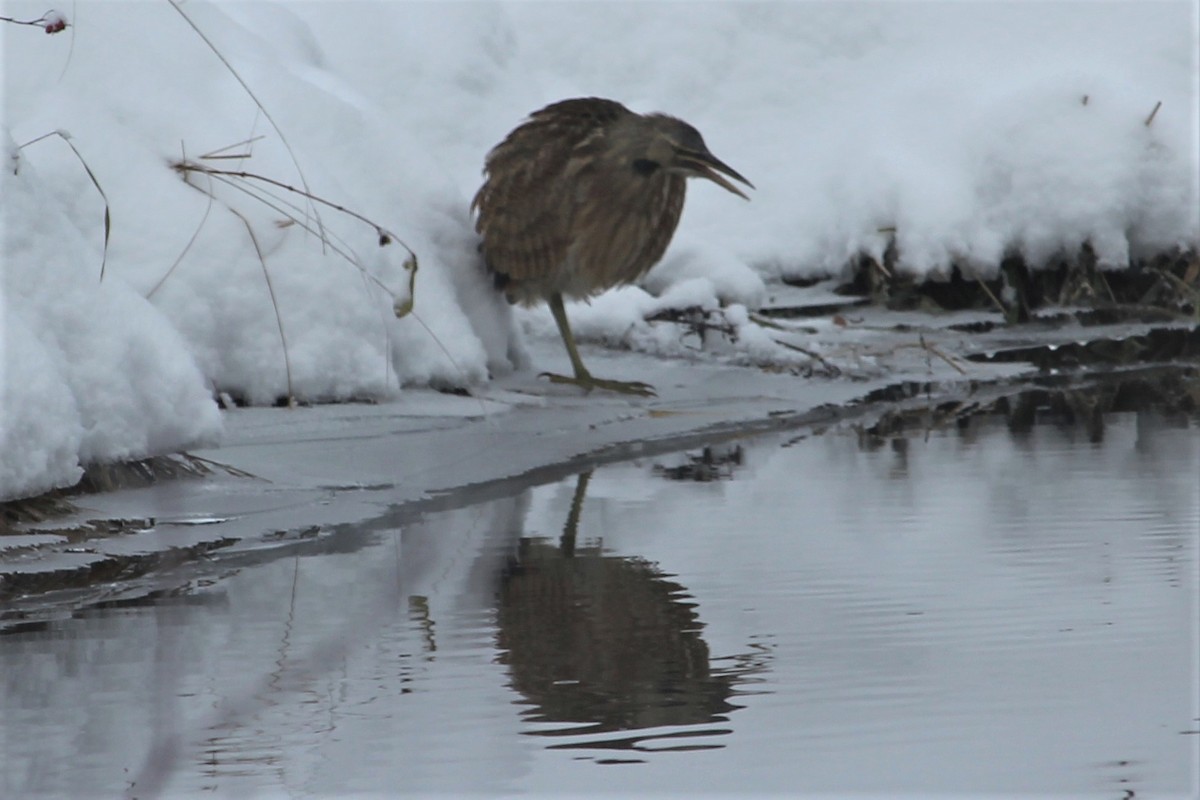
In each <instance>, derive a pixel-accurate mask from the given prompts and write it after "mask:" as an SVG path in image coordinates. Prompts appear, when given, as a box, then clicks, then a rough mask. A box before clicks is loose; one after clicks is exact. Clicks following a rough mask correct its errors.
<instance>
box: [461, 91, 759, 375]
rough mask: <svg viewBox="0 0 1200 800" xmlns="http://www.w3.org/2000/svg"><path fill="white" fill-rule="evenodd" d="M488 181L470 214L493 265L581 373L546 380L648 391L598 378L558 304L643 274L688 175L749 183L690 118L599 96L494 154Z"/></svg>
mask: <svg viewBox="0 0 1200 800" xmlns="http://www.w3.org/2000/svg"><path fill="white" fill-rule="evenodd" d="M483 174H484V182H483V186H481V187H480V189H479V192H478V193H477V194H476V195H475V199H474V200H473V201H472V202H471V210H472V211H473V212H475V213H476V214H477V217H476V220H475V230H476V231H477V232H478V233H479V234H480V235H481V236H482V237H483V242H482V244H481V246H480V250H481V251H482V253H483V256H484V259H485V261H486V262H487V266H488V269H489V270H491V272H492V275H493V277H494V279H495V282H496V286H497V287H498V288H500V289H502V290H503V291H504V293H505V296H506V297H507V298H508V301H509V302H510V303H522V304H524V305H530V306H531V305H536V304H537V303H539V302H541V301H546V302H547V303H549V305H550V312H551V313H552V314H553V315H554V321H555V322H556V323H557V324H558V331H559V333H560V334H562V340H563V344H564V345H566V348H567V355H568V356H569V357H570V359H571V367H572V368H573V369H574V371H575V375H574V377H568V376H566V375H555V374H552V373H543V375H544V376H546V377H548V378H550V380H551V381H553V382H555V383H571V384H575V385H577V386H580V387H582V388H584V389H585V390H589V391H590V390H591V389H594V388H601V389H608V390H610V391H614V392H623V393H626V394H636V395H642V396H649V395H653V394H654V389H653V387H651V386H650V385H649V384H645V383H641V382H639V381H629V382H626V381H613V380H604V379H602V378H595V377H592V375H591V373H589V372H588V371H587V368H586V367H584V366H583V360H582V359H580V357H579V350H578V349H577V348H576V346H575V337H574V336H573V335H572V334H571V326H570V325H569V324H568V322H567V312H566V309H565V308H564V307H563V298H564V297H570V298H575V299H586V298H589V297H594V296H595V295H598V294H600V293H602V292H604V291H607V290H608V289H611V288H613V287H615V286H621V285H624V284H628V283H633V282H634V281H636V280H637V279H638V278H640V277H641V276H642V275H645V274H646V272H647V271H649V269H650V268H651V267H652V266H654V265H655V264H656V263H657V262H658V260H659V259H660V258H662V255H663V253H664V252H665V251H666V249H667V244H668V243H670V241H671V236H672V235H674V233H675V227H676V226H677V225H678V224H679V215H680V214H681V213H682V212H683V197H684V194H685V192H686V190H687V179H688V178H707V179H708V180H710V181H712V182H713V183H716V184H717V185H718V186H721V187H723V188H725V189H727V190H729V191H731V192H733V193H734V194H736V195H738V196H740V197H743V198H745V199H747V200H748V199H749V198H748V197H746V195H745V194H743V193H742V192H741V191H740V190H739V189H738V188H737V187H736V186H734V185H733V184H732V183H730V182H729V181H728V180H726V179H725V177H724V176H728V177H730V178H733V179H734V180H736V181H740V182H741V183H743V184H745V185H746V186H749V187H751V188H754V187H753V184H751V183H750V181H748V180H746V179H745V178H743V177H742V176H741V175H739V174H738V173H737V172H736V171H735V170H734V169H733V168H731V167H730V166H729V165H727V164H725V163H724V162H722V161H721V160H720V159H718V158H717V157H716V156H714V155H713V154H712V153H710V152H709V151H708V147H707V146H706V145H705V144H704V139H703V138H702V137H701V136H700V132H699V131H697V130H696V129H695V128H693V127H692V126H691V125H689V124H687V123H686V122H684V121H683V120H681V119H676V118H675V117H670V116H667V115H666V114H636V113H634V112H632V111H630V110H629V109H628V108H626V107H625V106H623V105H621V104H620V103H617V102H615V101H613V100H603V99H601V98H598V97H587V98H579V99H575V100H563V101H561V102H558V103H554V104H552V105H549V106H546V107H545V108H543V109H542V110H541V111H535V112H534V113H533V114H531V115H530V116H529V119H528V120H526V121H525V122H524V123H522V124H521V125H519V126H518V127H517V128H516V129H514V130H513V131H512V133H510V134H508V136H507V137H505V139H504V141H502V142H501V143H500V144H498V145H496V146H495V147H494V148H492V150H491V152H490V153H488V155H487V160H486V162H485V164H484V170H483Z"/></svg>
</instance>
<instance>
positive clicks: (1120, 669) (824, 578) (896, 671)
mask: <svg viewBox="0 0 1200 800" xmlns="http://www.w3.org/2000/svg"><path fill="white" fill-rule="evenodd" d="M1198 482H1200V420H1197V419H1196V418H1195V417H1192V418H1188V417H1186V416H1182V417H1181V416H1179V415H1164V414H1159V413H1156V412H1149V411H1143V412H1126V413H1110V414H1104V415H1101V416H1097V417H1095V418H1093V419H1092V420H1091V422H1090V423H1087V424H1084V423H1076V422H1072V421H1069V420H1065V419H1063V418H1061V417H1059V416H1057V415H1053V414H1046V413H1044V410H1043V411H1042V412H1039V411H1038V409H1037V408H1034V409H1033V412H1032V414H1025V415H1024V416H1020V417H1019V419H1018V415H1010V417H1009V418H1008V419H1006V418H1004V417H1003V416H997V415H984V416H976V417H973V418H969V419H964V420H963V421H962V422H960V423H959V424H957V425H950V426H948V427H944V428H938V429H934V430H929V431H924V430H921V429H920V428H919V427H918V428H913V427H912V426H911V425H910V426H907V427H906V426H903V425H891V426H884V425H882V424H881V425H880V426H876V428H874V429H872V430H869V431H853V430H844V431H832V432H827V433H825V434H823V435H816V434H812V433H807V434H792V435H791V436H790V437H789V436H786V435H785V436H777V437H764V438H756V439H751V440H745V441H740V442H724V443H720V444H715V445H713V446H712V447H710V448H706V449H704V450H693V451H689V452H686V453H678V454H674V455H670V456H663V457H657V458H654V459H649V460H646V461H643V462H640V463H637V462H634V463H623V464H615V465H608V466H604V467H601V468H597V469H596V470H594V471H592V472H590V473H584V474H582V475H579V476H575V477H572V478H570V479H568V480H565V481H562V482H560V483H555V484H548V485H542V486H537V487H533V488H530V489H528V490H527V491H524V492H523V493H521V494H519V495H517V496H512V497H506V498H503V499H499V500H492V501H490V502H485V503H480V504H478V505H474V506H471V507H467V508H462V509H458V510H454V511H447V512H439V513H436V514H429V515H426V516H425V517H423V518H422V519H421V520H419V521H418V522H417V523H408V524H405V525H403V526H397V525H394V524H392V523H390V522H389V521H388V518H386V517H384V518H381V519H380V520H377V521H376V522H375V523H372V524H370V525H366V526H358V527H353V528H345V529H343V530H339V531H336V532H335V533H334V534H333V535H332V536H329V537H327V538H324V539H322V540H319V541H314V542H311V543H307V544H305V545H303V546H301V547H298V548H297V549H295V550H294V551H292V552H290V553H284V554H282V555H281V554H280V553H274V554H259V555H257V556H256V555H254V554H249V555H246V554H244V555H242V556H239V557H236V558H227V559H224V560H222V559H220V558H218V559H217V560H216V561H213V562H212V563H210V564H207V565H204V564H200V565H197V568H196V571H195V573H194V575H192V576H191V577H190V579H189V580H187V581H186V583H184V584H183V585H181V586H180V587H179V588H178V589H177V590H175V591H171V592H165V593H161V594H158V595H155V596H151V597H148V598H142V599H139V600H136V601H131V602H127V603H124V604H111V605H107V606H100V607H92V608H88V609H85V610H80V611H78V612H77V613H76V614H75V615H74V617H72V618H69V619H64V620H59V621H53V622H48V623H44V624H43V623H39V624H36V625H27V626H25V627H23V628H22V627H18V628H14V629H10V630H9V631H8V632H7V633H6V634H5V635H3V636H0V748H2V750H0V754H2V755H0V758H2V760H0V796H3V797H25V796H58V797H71V798H78V797H90V796H106V797H111V796H119V795H120V794H122V793H126V794H128V795H130V796H139V797H148V796H154V795H155V794H157V793H160V792H161V793H162V794H165V795H169V796H186V795H197V794H198V795H204V796H213V795H216V796H225V795H236V796H245V795H258V794H266V795H288V796H302V795H309V796H311V795H318V796H319V795H344V794H349V793H367V794H382V795H394V794H398V793H415V794H434V793H461V792H466V791H471V792H488V793H513V794H522V793H547V794H553V795H562V794H564V793H571V794H578V793H590V792H593V791H605V792H610V793H616V794H618V795H624V796H636V795H639V794H644V793H648V792H652V791H653V792H666V793H669V794H672V795H694V794H696V793H698V792H717V793H723V794H726V795H730V796H742V795H747V794H756V793H767V792H776V793H786V794H800V793H825V794H834V795H842V794H850V793H875V794H878V795H881V796H895V795H898V794H912V795H929V794H934V793H937V794H943V795H944V794H968V793H970V794H985V793H990V794H994V795H1013V794H1043V795H1066V794H1071V795H1076V796H1087V797H1098V798H1123V797H1135V796H1136V797H1138V798H1141V797H1148V796H1168V795H1173V796H1180V797H1183V796H1193V795H1194V793H1195V792H1196V789H1197V763H1198V755H1197V750H1198V747H1200V733H1198V731H1200V719H1198V716H1200V712H1198V708H1200V701H1198V698H1197V691H1198V690H1197V674H1198V668H1197V652H1198V647H1197V644H1198V641H1200V636H1198V634H1197V625H1198V619H1200V614H1198V607H1197V571H1198V563H1197V562H1198V556H1197V553H1198V550H1200V547H1198V538H1200V533H1198V531H1200V497H1198V495H1200V488H1198Z"/></svg>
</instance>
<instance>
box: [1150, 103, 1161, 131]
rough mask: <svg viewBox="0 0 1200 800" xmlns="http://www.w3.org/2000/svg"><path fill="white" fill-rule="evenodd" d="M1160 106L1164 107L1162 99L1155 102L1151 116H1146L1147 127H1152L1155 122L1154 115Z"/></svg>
mask: <svg viewBox="0 0 1200 800" xmlns="http://www.w3.org/2000/svg"><path fill="white" fill-rule="evenodd" d="M1160 108H1162V100H1159V101H1158V102H1157V103H1155V104H1154V110H1153V111H1151V112H1150V116H1148V117H1146V127H1147V128H1149V127H1150V123H1151V122H1154V115H1155V114H1157V113H1158V110H1159V109H1160Z"/></svg>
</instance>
